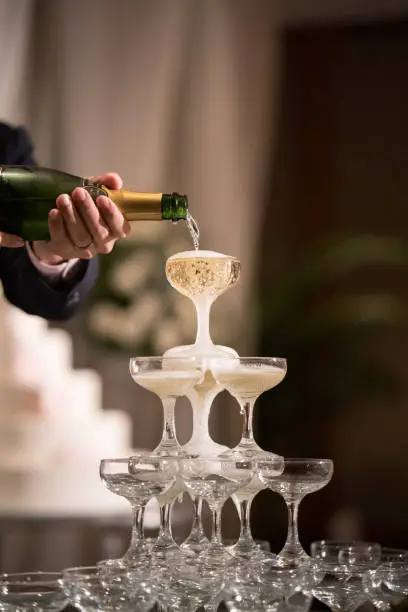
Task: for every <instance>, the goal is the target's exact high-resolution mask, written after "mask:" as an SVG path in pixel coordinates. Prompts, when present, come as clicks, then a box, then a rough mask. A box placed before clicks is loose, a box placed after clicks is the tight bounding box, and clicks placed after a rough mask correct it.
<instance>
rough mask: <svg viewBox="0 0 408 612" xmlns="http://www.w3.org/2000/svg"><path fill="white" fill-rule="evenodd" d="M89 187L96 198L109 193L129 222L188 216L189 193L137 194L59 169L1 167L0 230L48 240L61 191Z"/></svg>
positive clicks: (184, 217) (178, 218)
mask: <svg viewBox="0 0 408 612" xmlns="http://www.w3.org/2000/svg"><path fill="white" fill-rule="evenodd" d="M76 187H83V188H84V189H86V190H87V191H88V192H89V193H90V195H91V197H92V198H93V199H94V200H95V199H96V198H97V197H98V196H100V195H106V196H108V197H109V198H110V199H111V200H112V201H113V202H115V204H116V205H117V206H118V208H119V209H120V210H121V211H122V213H123V215H124V216H125V217H126V219H127V220H128V221H155V220H162V219H165V220H169V221H179V220H186V219H187V218H188V200H187V196H185V195H179V194H177V193H172V194H167V193H137V192H135V191H127V190H126V189H118V190H114V189H108V188H107V187H105V185H102V184H100V183H95V182H92V181H89V180H88V179H84V178H81V177H79V176H73V175H72V174H66V173H65V172H60V171H59V170H50V169H48V168H39V167H30V166H0V232H4V233H8V234H15V235H16V236H20V237H21V238H23V239H24V240H48V239H49V237H50V236H49V231H48V213H49V212H50V210H51V209H52V208H55V200H56V199H57V197H58V196H59V195H60V194H62V193H68V194H71V193H72V192H73V191H74V189H75V188H76Z"/></svg>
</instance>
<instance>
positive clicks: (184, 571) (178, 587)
mask: <svg viewBox="0 0 408 612" xmlns="http://www.w3.org/2000/svg"><path fill="white" fill-rule="evenodd" d="M167 576H168V580H167V581H166V582H165V583H164V585H163V587H164V588H163V596H162V599H161V600H160V601H161V603H162V604H163V605H164V606H168V608H169V609H171V610H182V611H184V610H185V611H186V612H194V611H195V610H198V609H199V608H200V607H201V606H205V607H206V609H207V610H208V606H209V605H210V604H211V602H212V600H213V599H214V593H216V594H218V593H219V592H220V590H221V588H222V586H223V581H224V576H223V574H222V572H218V573H211V572H208V571H206V568H205V566H203V565H200V564H198V563H193V564H187V563H181V564H177V563H175V564H173V565H172V566H170V567H169V568H168V573H167Z"/></svg>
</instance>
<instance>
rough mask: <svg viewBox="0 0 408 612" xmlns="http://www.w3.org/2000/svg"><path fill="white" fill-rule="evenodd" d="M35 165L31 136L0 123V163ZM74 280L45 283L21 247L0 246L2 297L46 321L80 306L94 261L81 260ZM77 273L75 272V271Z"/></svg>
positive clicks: (65, 315)
mask: <svg viewBox="0 0 408 612" xmlns="http://www.w3.org/2000/svg"><path fill="white" fill-rule="evenodd" d="M2 163H3V164H15V165H27V166H33V165H35V160H34V150H33V145H32V143H31V139H30V137H29V135H28V133H27V132H26V130H25V129H23V128H13V127H10V126H8V125H5V124H1V123H0V165H1V164H2ZM78 265H80V266H81V269H80V271H79V274H78V273H77V274H76V275H75V282H72V281H70V280H69V279H66V280H61V281H60V282H59V283H58V284H56V285H55V284H53V283H48V282H47V280H46V279H45V278H44V277H43V276H42V275H41V272H40V271H39V270H37V268H36V267H35V266H34V265H33V264H32V263H31V261H30V258H29V256H28V254H27V251H26V249H25V248H17V249H8V248H5V247H3V248H0V279H1V282H2V284H3V290H4V294H5V296H6V298H7V299H8V300H9V301H10V302H11V303H12V304H14V305H15V306H17V307H18V308H21V309H22V310H24V311H25V312H27V313H29V314H33V315H38V316H41V317H43V318H45V319H49V320H56V321H57V320H64V319H68V318H70V317H71V316H72V315H73V314H74V313H75V312H76V311H77V310H78V308H79V307H80V306H81V304H82V303H83V301H84V300H85V298H86V296H87V294H88V293H89V291H90V289H91V288H92V286H93V284H94V282H95V280H96V277H97V273H98V260H97V258H93V259H92V260H90V261H81V262H80V263H79V264H78ZM77 272H78V271H77Z"/></svg>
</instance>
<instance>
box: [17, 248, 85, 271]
mask: <svg viewBox="0 0 408 612" xmlns="http://www.w3.org/2000/svg"><path fill="white" fill-rule="evenodd" d="M25 248H26V250H27V253H28V256H29V258H30V261H31V263H32V264H33V266H34V267H35V268H37V270H39V272H41V274H42V275H43V276H45V277H46V278H48V279H52V280H59V279H62V278H65V277H66V275H67V274H68V273H69V272H70V270H72V268H73V267H74V266H75V265H76V264H77V263H78V261H80V260H79V259H70V260H69V261H64V262H63V263H60V264H57V265H54V266H53V265H50V264H46V263H44V262H42V261H40V260H39V259H38V257H37V256H36V255H35V253H34V251H33V250H32V248H31V247H30V245H29V243H28V242H26V243H25Z"/></svg>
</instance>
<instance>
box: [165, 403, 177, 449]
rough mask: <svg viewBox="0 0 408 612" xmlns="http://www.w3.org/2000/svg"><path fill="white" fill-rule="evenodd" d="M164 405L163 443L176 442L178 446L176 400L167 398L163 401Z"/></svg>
mask: <svg viewBox="0 0 408 612" xmlns="http://www.w3.org/2000/svg"><path fill="white" fill-rule="evenodd" d="M162 404H163V420H164V424H163V435H162V439H161V442H162V443H163V442H175V443H176V444H177V437H176V424H175V419H174V407H175V405H176V400H175V398H173V397H167V398H164V399H162Z"/></svg>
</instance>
